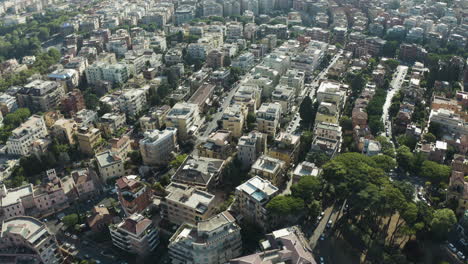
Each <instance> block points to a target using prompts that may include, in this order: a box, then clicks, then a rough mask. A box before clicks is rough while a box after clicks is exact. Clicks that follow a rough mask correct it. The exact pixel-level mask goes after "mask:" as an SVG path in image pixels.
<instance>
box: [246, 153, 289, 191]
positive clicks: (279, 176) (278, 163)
mask: <svg viewBox="0 0 468 264" xmlns="http://www.w3.org/2000/svg"><path fill="white" fill-rule="evenodd" d="M285 166H286V163H285V162H284V161H282V160H279V159H275V158H272V157H270V156H267V155H262V156H260V157H259V158H258V159H257V160H256V161H255V163H254V164H253V165H252V168H251V169H250V174H251V175H254V176H255V175H258V176H260V177H262V178H263V179H266V180H269V181H270V182H272V183H273V184H274V185H276V186H279V185H280V184H281V183H282V181H283V180H284V173H285V169H286V168H285Z"/></svg>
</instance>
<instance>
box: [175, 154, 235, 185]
mask: <svg viewBox="0 0 468 264" xmlns="http://www.w3.org/2000/svg"><path fill="white" fill-rule="evenodd" d="M225 165H226V161H224V160H221V159H213V158H206V157H199V156H192V155H190V156H189V157H187V159H185V161H184V163H182V165H181V166H180V167H179V169H177V171H176V173H175V174H174V175H173V176H172V181H173V182H178V183H182V184H187V185H191V186H195V187H196V188H199V189H201V190H208V189H210V188H212V187H214V186H216V185H218V183H219V182H220V180H221V177H222V171H223V169H224V166H225Z"/></svg>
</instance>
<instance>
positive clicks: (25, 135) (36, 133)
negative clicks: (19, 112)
mask: <svg viewBox="0 0 468 264" xmlns="http://www.w3.org/2000/svg"><path fill="white" fill-rule="evenodd" d="M47 135H48V133H47V128H46V125H45V122H44V119H43V118H42V117H41V116H38V115H33V116H31V117H29V118H28V120H26V122H24V123H23V124H21V125H20V126H19V127H17V128H15V129H13V131H11V136H10V137H9V138H8V140H7V142H6V146H7V150H8V153H9V154H14V155H21V156H27V155H29V154H30V153H31V147H32V144H33V142H34V141H35V140H37V139H40V138H43V137H45V136H47Z"/></svg>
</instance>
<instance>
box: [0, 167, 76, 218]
mask: <svg viewBox="0 0 468 264" xmlns="http://www.w3.org/2000/svg"><path fill="white" fill-rule="evenodd" d="M47 176H48V178H47V179H44V181H43V183H42V184H40V185H36V186H34V185H32V184H26V185H23V186H21V187H17V188H12V189H7V188H6V186H5V185H3V184H2V185H0V218H5V219H7V218H10V217H15V216H22V215H34V216H40V215H49V214H52V213H54V212H55V211H60V210H62V209H64V208H66V207H68V198H67V196H66V195H65V190H64V188H63V187H64V186H63V183H62V181H61V180H60V179H59V178H58V177H57V175H56V174H55V170H50V171H47Z"/></svg>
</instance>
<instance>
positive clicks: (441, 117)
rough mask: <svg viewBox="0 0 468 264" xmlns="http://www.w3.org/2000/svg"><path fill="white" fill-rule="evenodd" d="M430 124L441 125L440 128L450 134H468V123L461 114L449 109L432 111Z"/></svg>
mask: <svg viewBox="0 0 468 264" xmlns="http://www.w3.org/2000/svg"><path fill="white" fill-rule="evenodd" d="M429 122H430V123H435V124H439V125H440V127H441V128H442V129H443V130H444V131H445V132H447V133H449V134H455V135H466V134H468V122H466V121H465V120H464V119H463V118H462V117H461V116H460V115H459V114H456V113H455V112H454V111H452V110H449V109H444V108H440V109H437V110H431V114H430V116H429Z"/></svg>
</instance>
